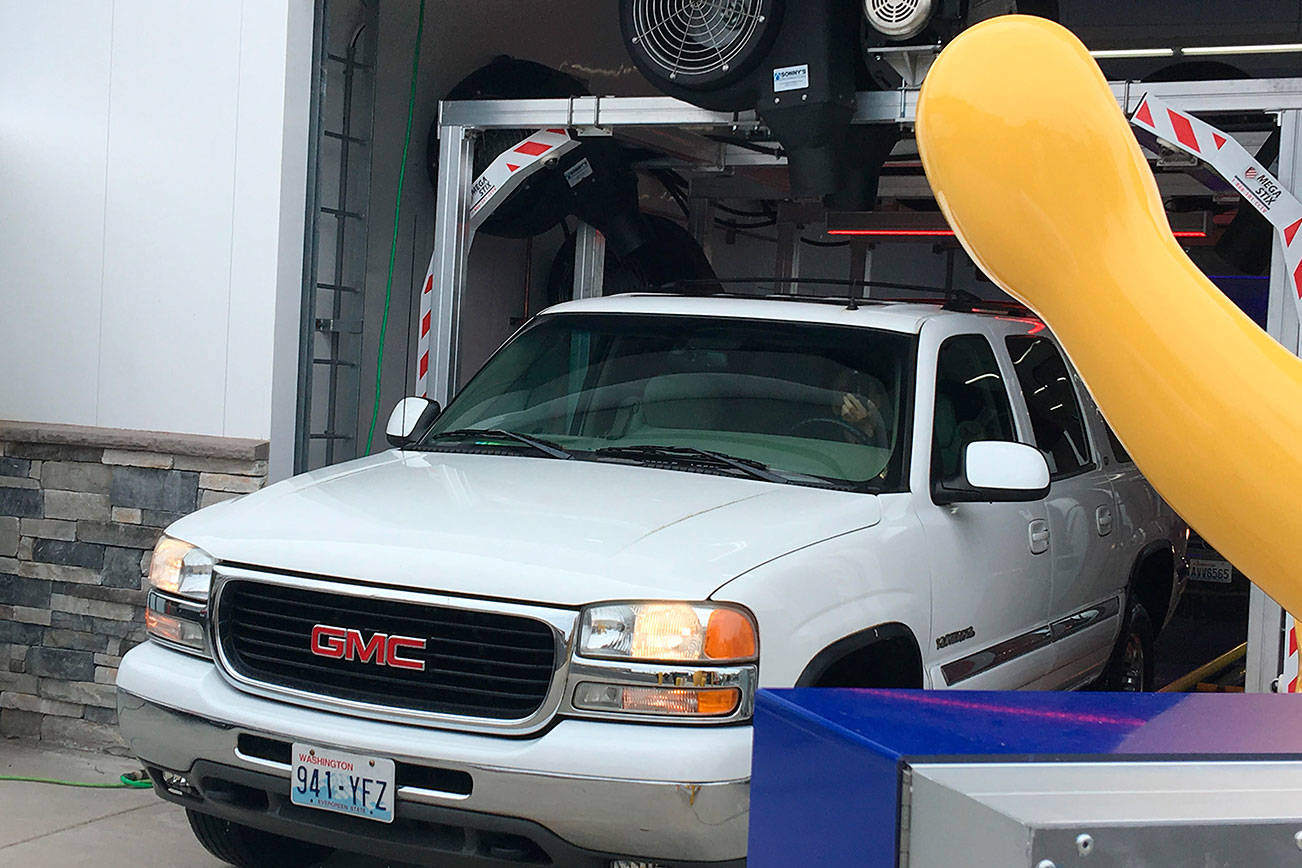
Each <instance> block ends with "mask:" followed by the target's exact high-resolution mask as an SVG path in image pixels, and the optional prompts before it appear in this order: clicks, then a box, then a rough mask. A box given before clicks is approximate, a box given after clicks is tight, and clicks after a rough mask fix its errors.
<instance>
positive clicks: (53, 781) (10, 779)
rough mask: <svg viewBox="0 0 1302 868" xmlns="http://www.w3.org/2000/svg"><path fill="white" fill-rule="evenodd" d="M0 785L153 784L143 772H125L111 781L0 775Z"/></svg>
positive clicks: (142, 786)
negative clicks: (63, 779)
mask: <svg viewBox="0 0 1302 868" xmlns="http://www.w3.org/2000/svg"><path fill="white" fill-rule="evenodd" d="M0 783H15V784H50V785H51V786H56V787H84V788H86V789H92V790H123V789H133V790H134V789H146V788H150V787H153V785H154V784H153V782H152V781H151V780H149V777H148V776H147V775H146V774H145V773H144V772H127V773H125V774H123V775H121V776H119V777H118V780H117V782H116V783H114V782H112V781H61V780H58V779H57V778H33V777H26V776H24V775H0Z"/></svg>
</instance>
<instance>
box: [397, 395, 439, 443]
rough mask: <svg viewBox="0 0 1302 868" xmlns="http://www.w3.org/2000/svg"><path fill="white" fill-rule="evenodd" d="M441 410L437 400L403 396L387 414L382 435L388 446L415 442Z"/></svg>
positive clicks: (423, 434) (422, 435)
mask: <svg viewBox="0 0 1302 868" xmlns="http://www.w3.org/2000/svg"><path fill="white" fill-rule="evenodd" d="M442 410H443V408H442V407H440V406H439V402H438V401H431V400H430V399H429V398H403V399H402V400H401V401H399V402H398V404H397V406H395V407H394V408H393V412H392V413H390V414H389V424H387V425H385V426H384V436H385V438H386V439H387V440H388V441H389V445H390V446H397V447H399V448H402V447H403V446H408V445H410V444H412V443H415V442H416V441H417V440H419V439H420V438H422V437H424V436H425V432H426V431H428V430H429V426H431V425H433V424H434V420H435V419H437V418H438V416H439V413H441V412H442Z"/></svg>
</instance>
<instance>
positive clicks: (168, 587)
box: [145, 536, 213, 656]
mask: <svg viewBox="0 0 1302 868" xmlns="http://www.w3.org/2000/svg"><path fill="white" fill-rule="evenodd" d="M212 568H213V559H212V556H211V555H209V554H208V553H207V552H205V551H204V550H203V549H201V548H198V547H196V546H192V545H190V544H189V543H187V542H182V541H181V540H179V539H174V538H172V537H169V536H165V537H163V538H162V539H160V540H159V541H158V545H156V546H154V556H153V559H152V560H151V561H150V562H149V585H150V591H149V599H148V600H147V601H146V603H145V630H146V632H148V633H149V635H150V636H151V637H152V638H154V639H157V640H158V641H160V642H162V643H163V644H165V645H170V646H173V647H175V648H179V649H180V650H183V651H190V652H194V653H198V654H202V655H205V656H207V639H206V634H205V630H204V622H205V620H206V618H207V612H208V610H207V604H206V603H207V600H208V588H209V586H210V585H211V584H212Z"/></svg>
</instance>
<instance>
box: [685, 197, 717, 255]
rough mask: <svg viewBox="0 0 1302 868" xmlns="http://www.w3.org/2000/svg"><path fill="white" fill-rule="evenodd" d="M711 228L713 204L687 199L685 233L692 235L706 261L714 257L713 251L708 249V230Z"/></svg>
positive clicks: (707, 200)
mask: <svg viewBox="0 0 1302 868" xmlns="http://www.w3.org/2000/svg"><path fill="white" fill-rule="evenodd" d="M713 228H714V202H713V201H711V200H709V199H699V198H690V199H688V200H687V231H688V232H690V233H692V237H693V238H695V239H696V243H697V244H699V245H701V249H702V250H704V251H705V258H706V259H713V256H714V250H713V249H711V247H710V230H711V229H713Z"/></svg>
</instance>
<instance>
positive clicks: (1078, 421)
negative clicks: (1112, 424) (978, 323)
mask: <svg viewBox="0 0 1302 868" xmlns="http://www.w3.org/2000/svg"><path fill="white" fill-rule="evenodd" d="M1008 352H1009V354H1010V355H1011V356H1012V357H1013V367H1014V368H1015V369H1016V370H1017V381H1018V384H1019V385H1021V387H1022V394H1023V395H1024V396H1025V397H1026V409H1027V410H1028V411H1030V414H1031V429H1032V431H1033V432H1034V434H1035V445H1036V447H1037V448H1038V449H1039V450H1040V451H1041V452H1043V453H1044V457H1045V460H1046V461H1048V462H1049V474H1050V476H1051V477H1052V478H1054V479H1060V478H1062V477H1064V476H1071V475H1072V474H1074V473H1079V472H1080V471H1082V470H1085V469H1087V468H1089V467H1092V466H1093V460H1092V459H1091V457H1090V446H1089V437H1088V436H1087V435H1086V433H1085V416H1084V413H1083V412H1082V411H1081V406H1080V399H1078V398H1077V397H1076V389H1075V387H1074V386H1073V385H1072V382H1071V374H1070V373H1069V372H1068V371H1067V363H1066V362H1065V361H1063V358H1062V353H1060V352H1058V348H1057V347H1056V346H1054V345H1053V342H1052V341H1050V340H1049V339H1048V338H1037V337H1029V336H1024V335H1016V336H1013V337H1009V338H1008Z"/></svg>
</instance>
